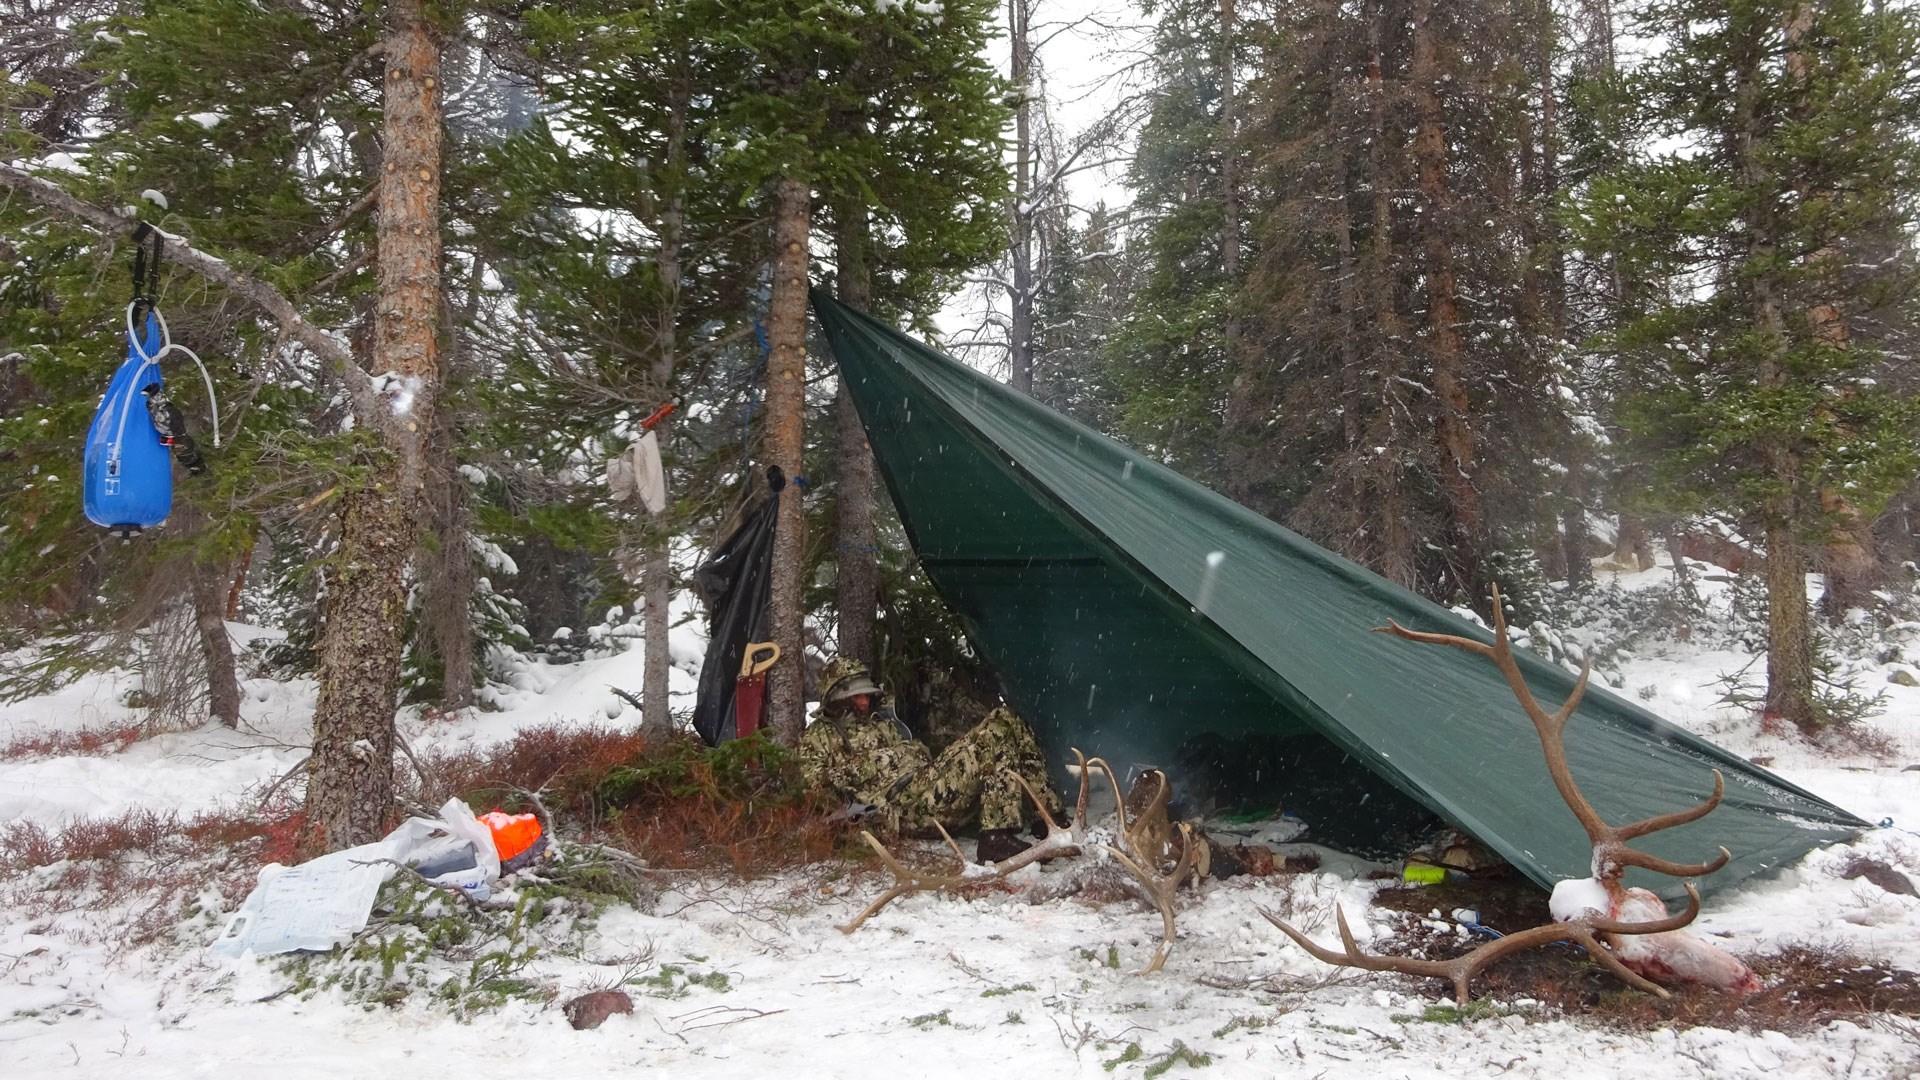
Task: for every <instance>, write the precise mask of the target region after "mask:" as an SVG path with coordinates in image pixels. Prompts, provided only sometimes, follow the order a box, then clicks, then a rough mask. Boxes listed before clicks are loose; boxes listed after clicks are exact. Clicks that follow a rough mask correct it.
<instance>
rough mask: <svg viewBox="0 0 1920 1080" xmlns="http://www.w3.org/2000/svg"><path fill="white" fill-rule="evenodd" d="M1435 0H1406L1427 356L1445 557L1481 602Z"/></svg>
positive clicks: (1483, 556)
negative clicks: (1410, 39) (1410, 3)
mask: <svg viewBox="0 0 1920 1080" xmlns="http://www.w3.org/2000/svg"><path fill="white" fill-rule="evenodd" d="M1433 15H1434V0H1415V3H1414V5H1413V70H1412V76H1413V86H1414V108H1415V114H1416V125H1415V133H1414V140H1413V152H1414V158H1415V160H1416V162H1417V163H1418V166H1419V171H1420V194H1421V200H1422V202H1423V204H1424V206H1425V210H1426V213H1425V214H1423V215H1422V218H1423V220H1422V221H1421V234H1422V239H1423V247H1424V248H1425V254H1426V262H1427V266H1426V278H1427V282H1426V289H1427V358H1428V363H1429V371H1430V376H1429V377H1430V379H1431V385H1432V388H1433V393H1434V398H1435V404H1436V406H1437V415H1436V418H1435V436H1436V437H1437V439H1438V441H1439V445H1440V473H1441V475H1440V484H1441V488H1442V489H1443V490H1444V491H1445V492H1446V494H1447V515H1448V522H1447V532H1448V536H1447V547H1448V551H1447V562H1448V565H1449V568H1450V571H1451V573H1452V576H1453V578H1454V585H1455V587H1457V588H1458V589H1459V590H1460V592H1461V593H1462V594H1463V595H1464V596H1465V597H1466V599H1467V601H1468V602H1469V603H1473V604H1479V603H1482V602H1483V601H1484V597H1482V596H1481V595H1480V594H1481V585H1482V583H1483V579H1484V578H1485V576H1486V561H1487V555H1488V544H1487V542H1486V537H1485V523H1484V520H1483V515H1482V513H1481V506H1480V493H1479V491H1478V489H1477V488H1476V487H1475V484H1474V472H1475V468H1476V466H1475V461H1474V456H1475V450H1476V448H1475V436H1474V432H1473V427H1472V419H1471V418H1472V404H1471V402H1470V401H1469V400H1468V398H1467V386H1466V379H1465V376H1464V372H1463V370H1462V367H1463V364H1464V361H1465V351H1466V350H1465V348H1464V346H1463V344H1462V342H1461V340H1460V301H1459V286H1458V282H1457V281H1456V278H1455V272H1454V251H1453V245H1454V229H1455V222H1454V213H1453V197H1452V193H1451V191H1450V190H1449V188H1448V180H1447V142H1446V118H1445V115H1444V112H1443V109H1442V105H1441V101H1440V85H1441V84H1440V80H1441V75H1442V72H1441V70H1440V48H1439V41H1438V37H1437V32H1436V30H1435V28H1434V25H1433Z"/></svg>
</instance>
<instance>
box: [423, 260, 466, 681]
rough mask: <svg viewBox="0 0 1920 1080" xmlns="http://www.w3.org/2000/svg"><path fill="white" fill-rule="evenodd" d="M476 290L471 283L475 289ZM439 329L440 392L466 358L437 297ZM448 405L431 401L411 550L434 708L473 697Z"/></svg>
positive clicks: (461, 487) (462, 498)
mask: <svg viewBox="0 0 1920 1080" xmlns="http://www.w3.org/2000/svg"><path fill="white" fill-rule="evenodd" d="M475 293H476V295H477V293H478V290H477V289H476V290H475ZM442 311H443V314H444V316H445V321H444V324H443V332H444V333H446V334H447V335H449V338H448V340H449V341H451V342H453V343H454V344H453V347H452V348H450V349H449V350H448V354H447V364H446V367H447V371H446V378H445V380H444V381H445V384H446V385H445V390H446V393H445V394H443V395H442V397H443V399H444V398H446V397H450V396H451V395H452V394H453V393H455V392H456V390H455V388H456V386H457V385H458V384H460V383H463V382H465V381H466V380H467V379H469V378H470V377H471V372H470V370H469V369H470V367H471V365H470V362H469V358H468V355H467V349H466V346H465V344H464V342H462V341H461V339H460V337H459V335H460V329H459V326H458V324H457V322H456V321H455V318H454V314H453V310H452V308H450V307H448V306H446V305H444V304H443V305H442ZM457 419H458V418H457V416H456V415H455V410H454V409H453V408H451V407H449V405H448V403H447V402H446V401H445V400H442V401H440V402H438V403H436V407H435V409H434V413H433V433H432V435H431V436H429V438H428V440H427V464H426V468H427V477H428V478H427V483H426V485H425V490H424V491H423V493H422V494H423V496H424V499H423V506H422V510H423V513H422V516H421V527H422V529H423V530H424V531H425V532H426V534H427V535H426V536H424V537H423V538H422V541H423V542H422V543H421V545H420V550H419V551H418V552H417V553H416V554H415V556H414V557H415V559H416V560H417V564H418V566H419V567H420V570H419V574H418V577H419V595H418V597H417V601H416V602H417V603H418V605H419V615H420V623H421V625H422V627H423V629H425V631H426V633H427V636H428V638H429V639H430V642H431V645H432V648H433V651H434V654H435V655H436V656H438V657H439V658H440V702H439V705H440V708H441V709H443V710H445V711H447V712H455V711H457V710H460V709H465V708H468V707H470V706H472V705H473V589H474V582H475V581H476V580H477V576H476V575H475V574H474V571H473V552H472V550H471V549H470V546H469V536H470V526H471V523H472V519H471V513H470V510H469V507H468V505H467V491H468V488H467V482H466V479H465V478H464V477H462V476H461V475H460V472H459V470H458V469H457V468H456V467H455V460H454V458H455V454H454V450H455V443H456V442H457V441H458V440H459V436H460V433H459V431H458V430H457V428H458V423H457Z"/></svg>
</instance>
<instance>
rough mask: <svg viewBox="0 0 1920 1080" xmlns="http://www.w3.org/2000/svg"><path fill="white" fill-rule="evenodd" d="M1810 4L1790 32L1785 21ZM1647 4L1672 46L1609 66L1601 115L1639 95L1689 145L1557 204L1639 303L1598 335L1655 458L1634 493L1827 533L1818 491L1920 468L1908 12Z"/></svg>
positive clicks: (1851, 493) (1655, 27) (1622, 166)
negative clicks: (1610, 86) (1822, 312)
mask: <svg viewBox="0 0 1920 1080" xmlns="http://www.w3.org/2000/svg"><path fill="white" fill-rule="evenodd" d="M1803 9H1805V10H1806V12H1807V13H1808V16H1809V18H1810V19H1811V21H1810V22H1809V23H1808V24H1807V25H1806V26H1805V27H1804V28H1803V29H1802V30H1801V34H1802V35H1803V36H1802V38H1801V40H1802V42H1803V45H1802V47H1800V48H1798V49H1796V48H1794V47H1793V46H1792V45H1791V43H1790V42H1789V41H1788V39H1787V26H1788V24H1789V22H1790V17H1791V16H1792V15H1793V14H1794V13H1795V12H1797V11H1801V10H1803ZM1639 16H1640V20H1641V22H1640V27H1641V28H1642V30H1644V31H1645V32H1648V33H1653V34H1670V35H1673V36H1674V40H1675V44H1674V47H1673V48H1671V49H1669V50H1668V51H1666V52H1664V53H1662V54H1660V55H1659V56H1658V57H1657V58H1655V59H1654V60H1653V61H1651V62H1649V63H1648V64H1647V65H1646V66H1645V67H1644V68H1642V69H1641V70H1639V71H1637V72H1635V73H1633V75H1632V77H1631V78H1629V79H1626V80H1623V81H1622V82H1621V83H1620V84H1619V87H1618V93H1617V96H1615V97H1614V98H1612V99H1611V102H1610V109H1611V111H1610V112H1609V113H1608V115H1616V116H1617V115H1627V116H1634V115H1635V114H1636V113H1637V114H1638V116H1640V117H1642V118H1644V122H1645V125H1646V134H1647V136H1648V137H1650V138H1660V139H1665V140H1669V141H1676V140H1677V141H1683V142H1685V143H1686V144H1688V147H1689V148H1688V149H1687V150H1686V151H1684V152H1683V151H1678V150H1665V151H1658V152H1656V151H1641V152H1638V153H1635V154H1633V155H1632V156H1631V157H1630V158H1628V159H1626V160H1623V161H1621V162H1620V163H1619V164H1617V165H1615V166H1614V167H1611V168H1607V169H1605V171H1602V172H1599V173H1597V174H1596V175H1594V176H1593V177H1592V179H1591V180H1590V182H1589V185H1588V188H1587V190H1586V191H1585V192H1584V193H1583V195H1582V197H1581V198H1580V199H1579V200H1578V202H1577V203H1576V204H1575V206H1574V207H1573V208H1572V212H1571V214H1570V216H1569V218H1568V221H1569V225H1570V228H1571V230H1572V232H1573V233H1574V235H1575V236H1576V237H1577V238H1579V241H1580V242H1581V243H1583V244H1584V245H1586V246H1588V247H1589V248H1591V249H1592V250H1595V251H1599V252H1604V253H1605V254H1606V256H1607V257H1608V258H1610V259H1612V260H1613V261H1614V262H1615V263H1616V264H1617V266H1618V268H1619V269H1618V272H1619V274H1620V275H1621V276H1622V277H1623V278H1625V279H1628V280H1631V281H1634V282H1637V283H1640V286H1639V287H1640V292H1639V294H1638V298H1639V301H1640V302H1639V304H1638V309H1637V310H1636V311H1635V312H1634V313H1633V315H1632V316H1631V317H1627V318H1624V319H1622V321H1621V322H1620V324H1619V326H1618V329H1617V330H1616V331H1615V332H1614V333H1612V334H1611V335H1608V336H1606V337H1604V338H1603V339H1602V341H1603V346H1604V347H1605V348H1607V349H1608V350H1609V352H1610V353H1611V354H1612V355H1613V356H1615V357H1617V360H1618V364H1617V369H1616V370H1617V373H1618V375H1617V382H1616V383H1615V385H1614V389H1615V390H1616V391H1617V393H1618V405H1617V410H1618V416H1619V418H1620V423H1621V426H1622V428H1623V429H1624V430H1625V431H1626V432H1627V434H1628V435H1629V437H1630V441H1629V444H1628V446H1627V447H1626V451H1627V453H1628V454H1630V455H1631V456H1632V457H1633V458H1634V459H1635V460H1638V461H1641V462H1644V463H1646V465H1647V467H1648V469H1649V471H1648V473H1647V474H1646V476H1647V481H1646V484H1645V486H1644V487H1643V489H1642V490H1641V491H1639V492H1638V493H1636V497H1635V499H1636V502H1637V503H1638V504H1639V505H1641V506H1644V507H1646V508H1647V509H1650V510H1657V511H1666V512H1690V511H1698V510H1714V511H1720V512H1724V513H1726V514H1728V515H1729V516H1732V517H1734V518H1735V519H1736V520H1741V521H1743V522H1745V523H1746V525H1747V527H1748V528H1750V529H1755V530H1756V531H1757V529H1758V528H1759V527H1760V526H1761V525H1762V524H1764V523H1765V522H1766V521H1767V519H1775V520H1779V519H1781V518H1782V517H1783V516H1784V517H1785V518H1790V519H1791V522H1790V524H1791V526H1792V528H1793V529H1794V530H1796V531H1797V532H1799V533H1800V534H1801V536H1802V537H1803V538H1805V539H1807V540H1812V541H1818V540H1820V539H1821V538H1823V537H1824V535H1825V532H1826V529H1827V527H1828V525H1829V522H1828V521H1827V520H1826V519H1825V518H1824V517H1823V515H1822V513H1821V511H1820V506H1819V498H1818V495H1819V493H1820V492H1821V491H1823V490H1836V491H1842V492H1845V493H1846V498H1847V499H1848V500H1849V501H1850V502H1851V503H1852V504H1853V505H1854V506H1855V507H1856V508H1859V509H1861V510H1863V511H1864V512H1866V513H1867V514H1868V515H1869V516H1871V515H1872V514H1873V513H1874V512H1876V511H1877V510H1878V508H1879V507H1880V506H1881V505H1883V504H1884V502H1885V500H1886V499H1887V498H1889V497H1890V496H1891V495H1892V494H1893V493H1894V492H1895V491H1897V490H1898V489H1899V488H1901V487H1903V486H1904V485H1905V484H1906V483H1907V482H1908V481H1909V480H1910V479H1911V477H1912V476H1913V475H1914V472H1915V469H1916V466H1917V465H1920V457H1916V453H1915V443H1914V435H1915V432H1916V422H1917V421H1920V413H1917V412H1916V409H1915V404H1914V401H1913V399H1912V398H1911V396H1909V395H1910V388H1909V387H1905V386H1903V385H1902V382H1903V381H1902V380H1899V379H1897V378H1890V376H1892V375H1893V371H1892V370H1891V368H1893V367H1894V366H1895V364H1896V363H1897V362H1896V361H1895V360H1894V359H1892V358H1890V357H1889V356H1888V355H1887V354H1886V353H1885V352H1884V351H1883V347H1884V344H1885V335H1884V332H1883V331H1884V329H1885V328H1889V327H1892V326H1896V325H1899V324H1901V323H1902V322H1906V321H1909V320H1910V316H1908V315H1906V313H1905V312H1906V311H1910V305H1911V303H1912V299H1913V294H1914V282H1915V277H1914V271H1915V262H1914V257H1913V252H1912V250H1911V247H1910V245H1909V244H1908V243H1906V242H1904V241H1898V240H1896V241H1894V242H1893V243H1892V245H1891V246H1890V247H1889V246H1888V238H1889V237H1897V236H1899V235H1900V234H1901V233H1902V232H1903V231H1904V230H1905V229H1906V228H1907V226H1908V225H1909V224H1910V223H1911V221H1912V215H1913V213H1914V195H1915V194H1916V187H1915V179H1914V177H1915V175H1916V173H1915V168H1916V165H1920V156H1917V155H1916V146H1915V143H1914V139H1913V132H1914V130H1915V126H1916V124H1920V93H1916V90H1917V89H1920V87H1916V85H1915V83H1914V72H1913V69H1912V65H1911V60H1912V57H1913V56H1914V55H1915V54H1916V51H1917V50H1920V38H1917V37H1916V24H1915V20H1914V17H1913V15H1912V13H1911V12H1910V11H1907V10H1905V9H1899V8H1891V9H1887V10H1885V11H1883V12H1880V13H1878V14H1876V13H1871V12H1869V11H1867V10H1866V9H1865V7H1864V5H1862V4H1860V3H1857V2H1843V3H1835V4H1821V5H1817V6H1808V5H1801V4H1796V3H1793V2H1790V0H1738V2H1732V3H1726V2H1719V3H1706V2H1701V0H1687V2H1680V3H1667V2H1661V3H1649V4H1647V5H1645V6H1644V7H1642V8H1641V9H1640V11H1639ZM1683 29H1684V30H1685V32H1684V33H1681V31H1682V30H1683ZM1789 54H1791V59H1790V58H1789ZM1869 255H1872V256H1875V258H1874V259H1873V261H1871V262H1868V261H1866V260H1867V258H1868V256H1869ZM1823 305H1831V306H1832V307H1833V308H1835V309H1836V311H1837V315H1838V318H1839V319H1840V320H1841V322H1842V323H1843V324H1844V325H1843V327H1842V328H1841V329H1839V331H1838V336H1837V337H1836V336H1835V334H1834V333H1832V332H1823V331H1822V329H1821V326H1820V324H1819V317H1818V314H1817V313H1818V311H1819V309H1820V308H1821V307H1822V306H1823ZM1789 459H1790V461H1791V464H1786V465H1784V467H1783V466H1782V464H1781V463H1782V462H1785V461H1787V460H1789Z"/></svg>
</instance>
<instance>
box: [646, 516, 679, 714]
mask: <svg viewBox="0 0 1920 1080" xmlns="http://www.w3.org/2000/svg"><path fill="white" fill-rule="evenodd" d="M648 527H649V531H650V532H651V533H652V539H651V540H650V541H649V542H648V543H647V545H646V551H645V553H644V555H643V556H642V557H643V558H644V559H645V560H646V561H645V562H643V563H641V565H640V604H641V608H640V611H641V616H640V626H641V631H642V632H643V633H644V634H645V635H646V637H645V639H644V641H645V644H643V645H642V646H641V648H642V649H643V650H644V652H643V654H642V657H641V668H640V734H641V735H643V736H645V738H646V740H647V742H648V743H649V744H651V745H656V746H657V745H659V744H660V743H661V742H663V741H664V740H666V739H668V738H670V737H672V735H673V710H672V708H671V707H670V706H671V704H672V702H671V701H670V699H669V695H670V694H671V693H672V690H671V689H670V686H671V678H672V673H673V653H672V652H671V651H670V650H669V649H668V641H667V637H668V635H669V634H670V633H671V632H672V619H671V618H669V614H670V612H669V605H671V604H672V602H673V566H672V563H671V562H670V559H671V555H670V553H669V548H668V540H669V539H670V537H669V534H668V532H667V530H666V529H665V528H662V527H659V523H657V522H648Z"/></svg>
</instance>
